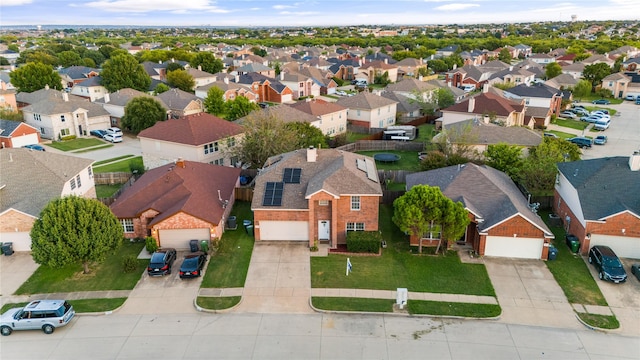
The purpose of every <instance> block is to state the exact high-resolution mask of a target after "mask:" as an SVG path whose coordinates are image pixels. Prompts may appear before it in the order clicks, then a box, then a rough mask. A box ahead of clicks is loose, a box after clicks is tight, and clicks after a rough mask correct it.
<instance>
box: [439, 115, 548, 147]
mask: <svg viewBox="0 0 640 360" xmlns="http://www.w3.org/2000/svg"><path fill="white" fill-rule="evenodd" d="M445 129H446V130H448V131H450V132H449V136H450V140H451V142H453V143H458V139H457V137H461V138H462V140H463V142H464V143H469V144H484V145H491V144H498V143H506V144H509V145H519V146H527V147H531V146H538V145H540V143H541V142H542V136H540V134H539V133H537V132H535V131H533V130H531V129H529V128H526V127H522V126H499V125H496V124H485V123H483V122H482V121H475V120H465V121H460V122H456V123H453V124H449V125H447V126H445ZM453 129H455V130H453ZM466 129H469V130H468V133H467V131H466ZM452 130H453V131H452Z"/></svg>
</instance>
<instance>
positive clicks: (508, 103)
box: [436, 89, 533, 128]
mask: <svg viewBox="0 0 640 360" xmlns="http://www.w3.org/2000/svg"><path fill="white" fill-rule="evenodd" d="M525 109H526V106H525V105H524V101H523V100H521V101H519V102H516V101H514V100H509V99H505V98H503V97H501V96H499V95H497V94H495V93H493V92H490V91H488V89H487V90H486V92H484V91H483V92H482V93H481V94H478V95H476V96H473V97H470V98H468V99H467V100H464V101H462V102H459V103H457V104H454V105H452V106H449V107H448V108H445V109H442V110H441V112H442V117H441V118H439V119H436V126H437V127H438V126H440V125H441V126H446V125H449V124H452V123H455V122H459V121H464V120H469V119H483V121H484V122H494V123H499V124H503V125H505V126H528V127H530V128H533V123H525V122H524V121H525Z"/></svg>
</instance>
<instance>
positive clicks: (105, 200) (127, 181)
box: [93, 172, 136, 206]
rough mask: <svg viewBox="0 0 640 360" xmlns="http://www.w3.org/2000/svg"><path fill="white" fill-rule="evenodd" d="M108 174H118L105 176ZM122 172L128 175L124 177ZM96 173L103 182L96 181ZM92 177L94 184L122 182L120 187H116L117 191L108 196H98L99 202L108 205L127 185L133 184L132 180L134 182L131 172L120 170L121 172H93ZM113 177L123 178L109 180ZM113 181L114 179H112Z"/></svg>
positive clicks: (134, 178)
mask: <svg viewBox="0 0 640 360" xmlns="http://www.w3.org/2000/svg"><path fill="white" fill-rule="evenodd" d="M109 174H118V175H114V176H107V175H109ZM122 174H126V175H128V177H127V178H126V179H125V178H124V176H123V175H122ZM96 175H100V177H101V180H100V181H103V183H100V184H99V183H98V180H97V178H98V177H97V176H96ZM93 179H94V182H95V184H96V185H115V184H122V186H121V187H120V189H118V191H116V192H115V193H114V194H113V195H111V196H110V197H108V198H98V201H100V202H101V203H103V204H105V205H107V206H109V205H111V204H113V203H114V202H115V201H116V199H117V198H118V196H120V194H122V192H123V191H124V190H125V189H126V188H128V187H129V186H131V185H133V183H134V182H136V177H135V176H133V174H131V173H127V172H121V173H98V174H93ZM114 179H124V181H123V182H111V181H112V180H114ZM114 181H115V180H114Z"/></svg>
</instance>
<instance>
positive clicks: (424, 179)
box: [406, 163, 553, 237]
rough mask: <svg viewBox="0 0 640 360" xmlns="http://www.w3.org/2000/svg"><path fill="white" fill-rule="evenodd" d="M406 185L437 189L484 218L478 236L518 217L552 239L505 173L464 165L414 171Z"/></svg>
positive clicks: (408, 177) (408, 176) (468, 164)
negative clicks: (513, 217) (511, 218)
mask: <svg viewBox="0 0 640 360" xmlns="http://www.w3.org/2000/svg"><path fill="white" fill-rule="evenodd" d="M406 184H407V185H406V186H407V190H410V189H411V188H412V187H414V186H416V185H430V186H437V187H439V188H440V190H441V191H442V193H443V194H444V195H445V196H446V197H448V198H450V199H451V200H453V201H461V202H462V203H463V205H464V206H465V208H467V209H468V210H469V211H471V212H472V213H474V214H475V215H476V217H481V218H483V219H484V221H483V222H482V223H480V224H478V231H479V232H481V233H482V232H486V231H488V230H489V229H490V228H492V227H494V226H496V225H498V224H499V223H501V222H503V221H505V220H507V219H508V218H510V217H512V216H515V215H520V216H521V217H523V218H524V219H526V220H527V221H528V222H530V223H531V224H533V225H534V226H536V227H537V228H539V229H540V230H542V231H543V232H544V233H545V235H546V236H547V237H553V234H552V233H551V231H550V230H549V228H548V227H547V225H545V223H544V221H542V219H541V218H540V216H538V215H537V214H535V213H534V212H533V211H531V210H530V209H529V207H528V205H527V199H526V198H525V197H524V195H522V193H521V192H520V191H519V190H518V188H517V187H516V185H515V184H514V182H513V181H512V180H511V179H510V178H509V177H508V176H507V175H506V174H505V173H503V172H501V171H498V170H496V169H494V168H491V167H489V166H479V165H475V164H473V163H467V164H465V165H455V166H449V167H445V168H441V169H435V170H430V171H423V172H418V173H414V174H410V175H407V178H406Z"/></svg>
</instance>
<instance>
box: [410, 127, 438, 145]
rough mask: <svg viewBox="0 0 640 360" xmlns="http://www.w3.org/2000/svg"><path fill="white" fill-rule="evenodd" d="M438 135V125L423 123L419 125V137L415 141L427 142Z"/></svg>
mask: <svg viewBox="0 0 640 360" xmlns="http://www.w3.org/2000/svg"><path fill="white" fill-rule="evenodd" d="M435 135H436V126H435V125H434V124H422V125H420V126H418V137H417V138H416V139H415V140H414V141H418V142H422V143H427V142H431V139H433V137H434V136H435Z"/></svg>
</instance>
